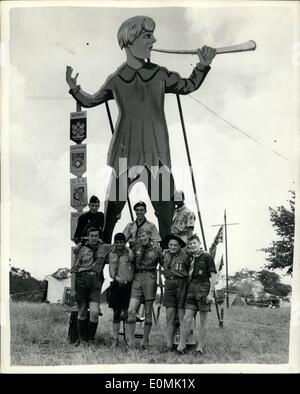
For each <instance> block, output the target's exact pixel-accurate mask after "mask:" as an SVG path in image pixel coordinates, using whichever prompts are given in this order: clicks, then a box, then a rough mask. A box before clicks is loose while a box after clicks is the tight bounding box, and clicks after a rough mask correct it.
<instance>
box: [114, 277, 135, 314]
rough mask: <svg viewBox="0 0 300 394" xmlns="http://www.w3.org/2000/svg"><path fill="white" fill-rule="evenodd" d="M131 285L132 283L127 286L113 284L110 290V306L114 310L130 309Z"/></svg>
mask: <svg viewBox="0 0 300 394" xmlns="http://www.w3.org/2000/svg"><path fill="white" fill-rule="evenodd" d="M131 285H132V282H129V283H126V284H121V283H119V282H117V281H114V282H112V283H111V285H110V288H109V299H108V306H109V307H110V308H112V309H122V310H125V309H128V305H129V300H130V294H131Z"/></svg>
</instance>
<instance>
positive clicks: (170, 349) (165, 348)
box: [161, 345, 173, 353]
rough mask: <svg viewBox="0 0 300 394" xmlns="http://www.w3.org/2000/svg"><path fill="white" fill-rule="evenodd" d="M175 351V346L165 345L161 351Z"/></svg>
mask: <svg viewBox="0 0 300 394" xmlns="http://www.w3.org/2000/svg"><path fill="white" fill-rule="evenodd" d="M172 351H173V347H170V346H167V345H164V346H163V348H162V349H161V353H168V352H172Z"/></svg>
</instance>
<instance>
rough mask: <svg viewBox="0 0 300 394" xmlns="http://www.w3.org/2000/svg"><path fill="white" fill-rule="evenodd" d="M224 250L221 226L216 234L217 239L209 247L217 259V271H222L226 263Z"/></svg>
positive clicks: (215, 259)
mask: <svg viewBox="0 0 300 394" xmlns="http://www.w3.org/2000/svg"><path fill="white" fill-rule="evenodd" d="M223 250H224V245H223V226H220V228H219V230H218V232H217V235H216V236H215V239H214V241H213V243H212V244H211V247H210V248H209V253H210V254H211V255H212V257H213V259H214V261H215V265H216V269H217V272H219V271H221V270H222V267H223V265H224V261H223Z"/></svg>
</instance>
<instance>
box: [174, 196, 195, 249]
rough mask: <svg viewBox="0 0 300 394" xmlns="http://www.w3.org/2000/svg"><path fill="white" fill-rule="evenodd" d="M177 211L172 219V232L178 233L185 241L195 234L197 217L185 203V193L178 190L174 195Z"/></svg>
mask: <svg viewBox="0 0 300 394" xmlns="http://www.w3.org/2000/svg"><path fill="white" fill-rule="evenodd" d="M172 199H173V201H174V204H175V212H174V216H173V220H172V226H171V233H172V234H175V235H177V236H178V237H179V238H181V239H182V240H183V241H184V242H185V243H187V242H188V239H189V238H190V237H191V236H192V235H193V231H194V226H195V220H196V217H195V215H194V213H193V212H192V211H191V210H190V209H189V208H188V207H187V206H186V205H185V203H184V199H185V198H184V193H183V191H181V190H176V191H175V193H174V196H173V197H172Z"/></svg>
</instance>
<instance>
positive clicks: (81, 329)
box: [77, 319, 88, 342]
mask: <svg viewBox="0 0 300 394" xmlns="http://www.w3.org/2000/svg"><path fill="white" fill-rule="evenodd" d="M77 327H78V335H79V339H80V342H87V341H88V319H84V320H80V319H77Z"/></svg>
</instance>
